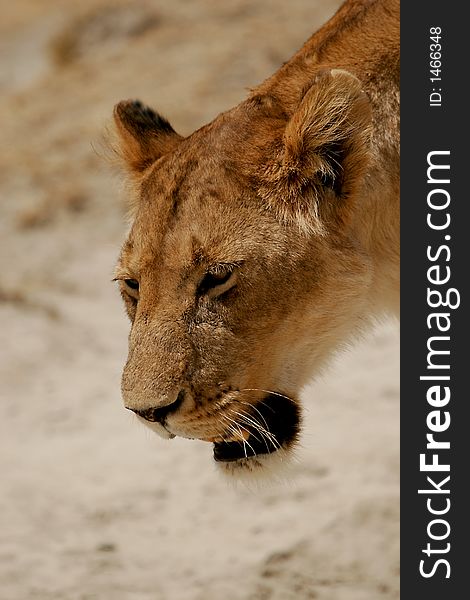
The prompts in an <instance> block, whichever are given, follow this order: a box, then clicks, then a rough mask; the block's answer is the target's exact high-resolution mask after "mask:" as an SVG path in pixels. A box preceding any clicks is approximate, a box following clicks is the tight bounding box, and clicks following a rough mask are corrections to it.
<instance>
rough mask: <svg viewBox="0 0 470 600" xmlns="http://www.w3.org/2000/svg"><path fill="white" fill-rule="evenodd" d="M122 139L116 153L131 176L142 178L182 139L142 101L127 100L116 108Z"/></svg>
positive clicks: (119, 133) (117, 125)
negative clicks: (139, 175) (149, 167)
mask: <svg viewBox="0 0 470 600" xmlns="http://www.w3.org/2000/svg"><path fill="white" fill-rule="evenodd" d="M114 122H115V124H116V130H117V133H118V137H119V143H118V148H117V153H118V154H119V155H120V156H121V157H122V158H123V159H124V163H125V164H126V165H127V167H128V168H129V170H130V171H131V173H133V174H139V173H141V172H142V171H144V169H146V168H147V167H148V166H150V165H151V164H153V163H154V162H155V161H156V160H157V159H159V158H160V157H161V156H163V154H166V153H168V152H170V151H171V150H173V148H175V146H176V145H177V144H178V143H179V142H180V141H181V140H182V139H183V138H182V137H181V136H180V135H178V134H177V133H176V131H175V130H174V129H173V127H172V126H171V125H170V123H169V122H168V121H167V120H166V119H164V118H163V117H161V116H160V115H159V114H158V113H156V112H155V111H153V110H152V109H151V108H149V107H148V106H145V105H144V104H142V102H140V101H139V100H124V101H123V102H119V104H117V105H116V106H115V108H114Z"/></svg>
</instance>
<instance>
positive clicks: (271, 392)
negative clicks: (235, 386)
mask: <svg viewBox="0 0 470 600" xmlns="http://www.w3.org/2000/svg"><path fill="white" fill-rule="evenodd" d="M238 391H240V392H263V394H273V395H274V396H279V397H280V398H285V399H286V400H293V399H292V398H291V397H290V396H286V395H285V394H281V393H279V392H274V391H273V390H263V389H261V388H242V389H241V390H238Z"/></svg>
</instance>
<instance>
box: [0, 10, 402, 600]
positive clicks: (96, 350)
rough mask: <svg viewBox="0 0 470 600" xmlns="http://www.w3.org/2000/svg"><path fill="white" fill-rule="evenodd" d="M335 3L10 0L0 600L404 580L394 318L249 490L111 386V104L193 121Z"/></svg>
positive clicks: (118, 361)
mask: <svg viewBox="0 0 470 600" xmlns="http://www.w3.org/2000/svg"><path fill="white" fill-rule="evenodd" d="M337 5H338V3H337V2H336V1H331V2H330V1H326V0H325V1H321V2H318V1H317V2H315V1H313V0H291V1H290V2H286V1H285V0H282V1H281V0H270V1H269V2H267V1H265V2H261V1H260V2H252V1H248V0H246V1H245V0H229V1H227V2H216V1H215V0H197V1H195V0H192V1H191V2H189V0H187V1H183V0H179V1H174V2H160V1H159V2H157V1H154V2H151V1H148V2H142V1H133V2H111V1H108V2H104V1H102V0H81V1H80V2H78V3H72V2H66V1H65V0H41V1H40V2H39V1H37V0H16V1H15V2H8V3H7V2H4V3H3V4H2V19H1V22H0V91H1V99H0V194H1V206H0V210H1V217H0V236H1V237H0V245H1V246H0V248H1V258H0V260H1V264H0V268H1V279H0V314H1V319H2V325H1V328H2V360H1V362H0V377H1V387H0V389H1V392H0V393H1V404H0V411H1V418H0V469H1V506H0V532H1V534H0V598H1V599H2V600H52V599H54V600H85V599H86V600H92V599H93V600H95V599H99V600H101V599H104V600H160V599H162V600H216V599H217V600H218V599H221V598H224V599H227V600H247V599H249V600H307V599H317V600H379V599H381V598H383V599H387V600H388V599H396V598H398V533H399V532H398V482H399V477H398V474H399V454H398V424H399V421H398V416H399V413H398V326H397V324H396V323H386V324H381V325H380V326H378V327H377V329H376V330H375V332H374V333H371V334H370V335H368V336H365V337H364V339H363V340H362V341H360V342H359V343H358V344H357V345H356V346H355V347H354V348H351V349H349V350H348V351H346V352H344V353H343V354H341V355H340V356H338V357H337V359H336V360H335V361H334V363H333V364H332V366H331V367H330V369H329V370H328V372H326V373H325V374H324V375H323V377H322V378H321V379H319V380H317V381H316V382H315V383H313V384H312V385H311V386H310V387H309V388H308V389H306V390H305V393H304V401H305V406H306V413H307V414H306V423H305V432H304V435H303V438H302V448H301V449H300V451H299V456H298V461H297V462H296V464H295V466H294V467H293V470H292V471H293V472H292V474H291V477H290V479H289V480H288V481H286V482H283V483H280V484H277V485H274V484H273V485H272V486H268V487H264V488H261V489H259V490H247V489H245V488H243V487H240V488H239V487H235V488H234V487H232V486H230V485H227V482H226V481H225V480H224V479H222V478H221V477H220V476H219V475H218V473H217V472H216V470H215V468H214V466H213V462H212V458H211V447H210V446H209V445H208V444H204V443H202V442H190V441H184V440H173V441H170V442H165V441H164V440H161V439H159V438H157V437H154V436H153V435H151V434H150V433H149V432H147V430H145V429H144V428H143V427H142V426H140V425H139V424H138V423H137V422H136V421H135V420H134V419H133V418H132V416H131V415H130V414H128V413H127V412H126V411H125V410H124V409H123V408H122V404H121V399H120V393H119V377H120V369H121V367H122V364H123V362H124V360H125V355H126V336H127V330H128V324H127V321H126V318H125V316H124V311H123V308H122V306H121V303H120V300H119V297H118V293H117V291H116V289H115V288H114V284H112V283H111V282H110V279H111V277H112V271H113V266H114V262H115V259H116V257H117V253H118V250H119V245H120V243H121V241H122V239H123V236H124V234H125V227H126V226H125V218H124V214H125V198H124V195H123V193H122V192H121V185H120V179H119V176H118V174H117V173H116V172H115V171H114V170H113V168H112V167H111V166H110V165H109V164H108V163H107V162H106V161H104V160H103V158H102V157H101V150H100V147H101V138H102V132H103V130H104V128H105V126H106V123H107V122H108V121H109V118H110V115H111V111H112V107H113V105H114V104H115V103H116V102H117V101H119V100H121V99H124V98H128V97H138V98H141V99H142V100H144V101H146V102H148V103H149V104H152V105H153V106H155V107H156V108H157V109H158V110H159V111H160V112H161V113H163V114H164V115H166V116H167V117H168V118H170V120H171V122H172V124H173V126H174V127H175V129H176V130H177V131H179V132H181V133H182V134H187V133H190V132H191V131H192V130H193V129H195V128H197V127H199V126H200V125H202V124H203V123H205V122H207V121H208V120H210V119H212V118H213V117H214V116H215V115H216V114H217V113H218V112H220V111H221V110H225V109H227V108H229V107H230V106H232V105H234V104H235V103H237V102H238V101H240V100H241V99H242V98H243V97H244V96H245V95H246V89H247V88H249V87H250V86H253V85H255V84H257V83H258V82H260V81H262V80H263V79H264V78H265V77H267V76H268V75H269V74H271V73H272V72H273V71H274V70H276V69H277V68H278V67H279V66H280V64H281V63H282V62H283V61H284V60H286V59H288V58H289V57H290V55H291V54H292V53H293V52H294V51H295V50H296V49H297V48H299V47H300V46H301V44H302V43H303V42H304V40H305V39H306V38H307V37H308V36H309V35H310V34H311V33H312V32H313V31H314V30H315V29H316V28H317V27H318V26H319V25H320V24H321V23H322V22H324V21H325V20H326V19H327V18H328V17H329V16H330V15H331V14H332V13H333V12H334V10H335V9H336V7H337Z"/></svg>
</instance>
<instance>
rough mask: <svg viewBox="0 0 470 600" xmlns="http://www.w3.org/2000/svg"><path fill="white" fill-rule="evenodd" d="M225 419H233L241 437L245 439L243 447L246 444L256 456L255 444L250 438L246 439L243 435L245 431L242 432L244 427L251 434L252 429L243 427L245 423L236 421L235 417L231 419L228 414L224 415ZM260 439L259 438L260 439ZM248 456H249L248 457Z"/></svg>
mask: <svg viewBox="0 0 470 600" xmlns="http://www.w3.org/2000/svg"><path fill="white" fill-rule="evenodd" d="M222 416H223V417H224V418H225V419H228V420H229V421H231V422H232V423H233V424H234V425H235V426H236V427H238V430H239V433H240V437H241V438H242V440H243V448H245V444H246V445H247V446H248V447H249V448H251V451H252V452H253V454H254V456H256V452H255V449H254V448H253V446H252V445H251V444H250V442H249V441H248V440H245V438H244V437H243V433H242V429H244V430H245V431H246V432H247V433H248V434H251V432H250V430H249V429H247V428H246V427H243V425H240V424H239V423H238V422H237V421H235V420H234V419H231V418H230V417H229V416H228V415H222ZM258 441H259V440H258ZM245 455H246V451H245ZM246 458H248V457H246Z"/></svg>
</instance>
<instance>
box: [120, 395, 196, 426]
mask: <svg viewBox="0 0 470 600" xmlns="http://www.w3.org/2000/svg"><path fill="white" fill-rule="evenodd" d="M184 396H185V393H184V390H181V391H180V393H179V394H178V396H177V398H176V400H175V401H174V402H172V403H171V404H167V405H166V406H162V407H160V408H147V409H145V410H136V409H133V408H131V409H130V410H132V411H133V412H135V414H136V415H139V417H142V418H143V419H145V420H146V421H150V422H152V423H155V422H157V423H161V424H162V425H163V424H164V423H165V419H166V418H167V416H168V415H169V414H170V413H173V412H176V411H177V410H178V408H179V407H180V406H181V404H182V403H183V400H184Z"/></svg>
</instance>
